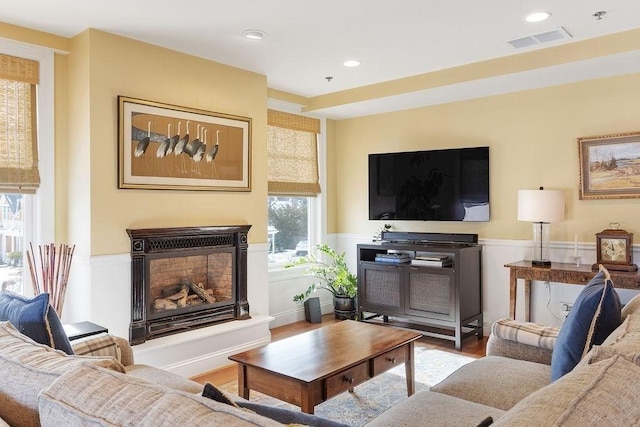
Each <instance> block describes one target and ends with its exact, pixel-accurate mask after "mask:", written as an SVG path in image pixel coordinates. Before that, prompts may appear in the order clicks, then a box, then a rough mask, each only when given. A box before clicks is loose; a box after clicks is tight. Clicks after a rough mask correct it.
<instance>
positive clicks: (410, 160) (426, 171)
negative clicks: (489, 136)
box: [369, 147, 489, 221]
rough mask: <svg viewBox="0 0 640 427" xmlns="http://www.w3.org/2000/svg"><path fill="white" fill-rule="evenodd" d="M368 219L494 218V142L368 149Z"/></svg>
mask: <svg viewBox="0 0 640 427" xmlns="http://www.w3.org/2000/svg"><path fill="white" fill-rule="evenodd" d="M369 219H371V220H418V221H489V147H474V148H455V149H446V150H429V151H412V152H403V153H386V154H369Z"/></svg>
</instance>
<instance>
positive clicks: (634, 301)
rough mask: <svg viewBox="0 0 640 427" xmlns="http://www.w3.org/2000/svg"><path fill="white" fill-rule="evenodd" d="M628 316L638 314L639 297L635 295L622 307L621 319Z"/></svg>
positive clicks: (639, 312)
mask: <svg viewBox="0 0 640 427" xmlns="http://www.w3.org/2000/svg"><path fill="white" fill-rule="evenodd" d="M630 314H640V295H636V296H635V297H633V298H631V300H630V301H629V302H628V303H626V304H625V306H624V307H622V318H623V319H624V318H625V317H627V316H628V315H630Z"/></svg>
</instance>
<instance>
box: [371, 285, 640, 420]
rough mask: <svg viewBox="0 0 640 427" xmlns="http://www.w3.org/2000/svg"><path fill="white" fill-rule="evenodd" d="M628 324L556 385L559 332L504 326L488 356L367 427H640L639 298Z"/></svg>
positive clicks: (627, 311) (626, 313)
mask: <svg viewBox="0 0 640 427" xmlns="http://www.w3.org/2000/svg"><path fill="white" fill-rule="evenodd" d="M622 318H623V322H622V324H621V325H620V326H619V327H618V328H617V329H616V330H615V331H614V332H613V333H611V335H609V336H608V337H607V339H606V340H605V341H604V342H603V343H602V344H601V345H599V346H594V347H593V348H592V349H591V350H590V351H589V352H588V353H587V354H586V355H585V356H584V357H583V358H582V360H581V361H580V363H579V364H578V365H577V366H576V367H575V368H574V369H573V370H572V371H571V372H570V373H568V374H566V375H565V376H563V377H562V378H560V379H559V380H556V381H555V382H553V383H551V381H550V375H551V367H550V363H551V355H552V351H553V347H554V345H555V340H556V337H557V333H558V331H559V328H555V327H544V326H542V325H536V324H532V323H521V322H516V321H513V320H507V319H503V320H501V321H498V322H496V323H495V324H494V325H493V327H492V332H491V335H490V337H489V340H488V343H487V356H486V357H483V358H480V359H478V360H475V361H473V362H471V363H469V364H467V365H465V366H463V367H462V368H460V369H458V370H457V371H455V372H454V373H453V374H451V375H450V376H449V377H448V378H446V379H445V380H444V381H442V382H441V383H439V384H437V385H435V386H434V387H432V388H431V390H429V391H424V392H420V393H417V394H415V395H413V396H412V397H410V398H408V399H407V400H405V401H403V402H401V403H400V404H398V405H395V406H393V407H392V408H390V409H389V410H387V411H386V412H384V413H383V414H381V415H379V416H378V417H377V418H376V419H375V420H373V421H372V422H370V423H369V424H368V425H367V427H377V426H384V427H389V426H409V425H433V426H478V425H489V424H491V421H493V423H492V424H491V425H494V426H541V427H547V426H560V425H562V426H580V427H584V426H590V425H597V426H616V427H620V426H637V425H640V366H638V365H640V296H638V297H635V298H634V299H633V300H631V302H630V303H629V304H627V306H625V308H624V309H623V310H622ZM523 331H530V332H532V333H530V334H527V333H522V332H523ZM536 335H537V339H536V338H533V337H534V336H536Z"/></svg>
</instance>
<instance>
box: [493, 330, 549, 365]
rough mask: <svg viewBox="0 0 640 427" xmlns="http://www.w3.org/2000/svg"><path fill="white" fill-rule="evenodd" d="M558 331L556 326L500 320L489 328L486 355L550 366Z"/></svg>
mask: <svg viewBox="0 0 640 427" xmlns="http://www.w3.org/2000/svg"><path fill="white" fill-rule="evenodd" d="M559 331H560V328H559V327H557V326H546V325H541V324H538V323H531V322H519V321H517V320H511V319H500V320H498V321H496V322H495V323H494V324H493V325H492V327H491V335H490V336H489V340H488V341H487V355H488V356H489V355H491V356H503V357H509V358H511V359H520V360H528V361H530V362H536V363H543V364H546V365H550V364H551V354H552V352H553V347H554V345H555V343H556V338H557V337H558V332H559Z"/></svg>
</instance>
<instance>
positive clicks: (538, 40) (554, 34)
mask: <svg viewBox="0 0 640 427" xmlns="http://www.w3.org/2000/svg"><path fill="white" fill-rule="evenodd" d="M570 38H571V34H569V32H567V30H565V29H564V28H563V27H559V28H556V29H555V30H550V31H545V32H544V33H538V34H532V35H530V36H525V37H519V38H517V39H512V40H507V43H509V44H510V45H511V46H513V47H515V48H516V49H522V48H525V47H529V46H534V45H537V44H542V43H549V42H554V41H556V40H563V39H570Z"/></svg>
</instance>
